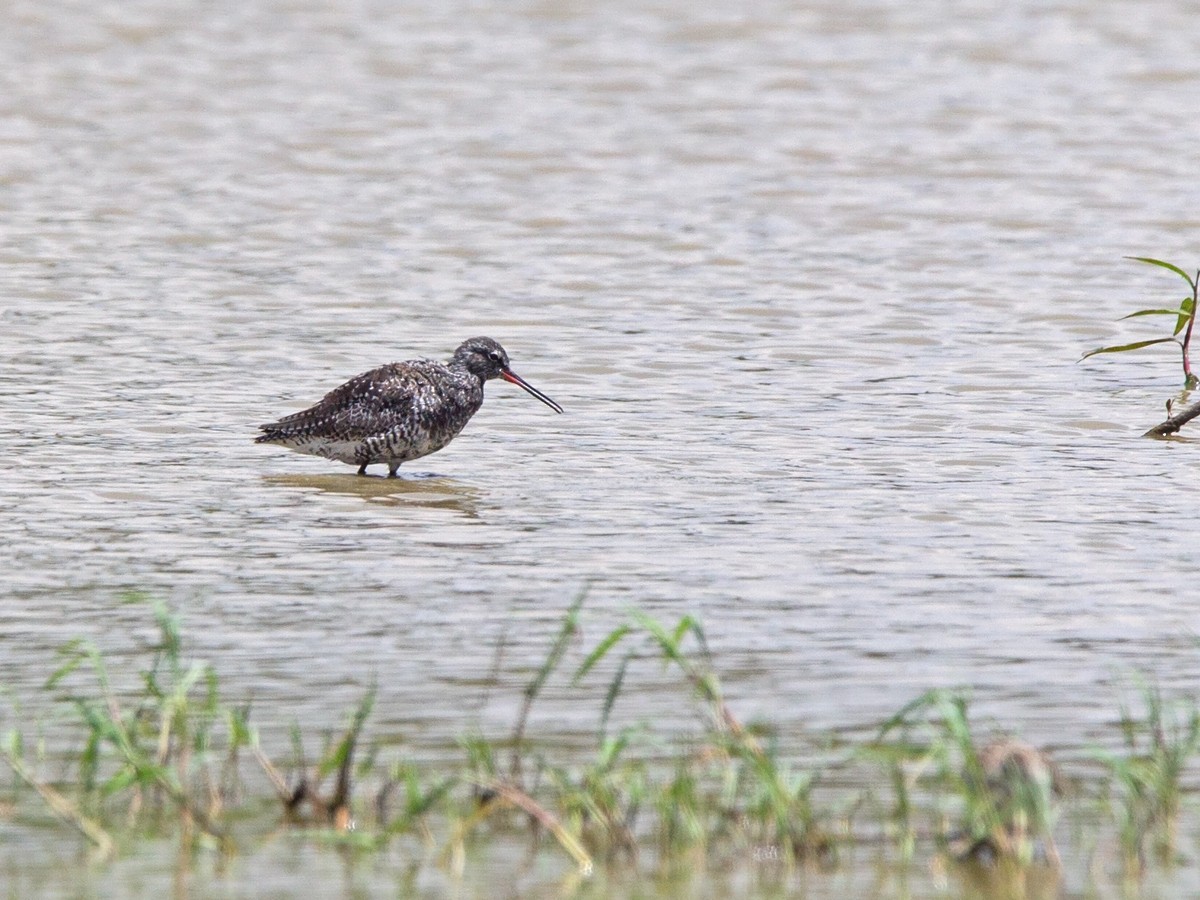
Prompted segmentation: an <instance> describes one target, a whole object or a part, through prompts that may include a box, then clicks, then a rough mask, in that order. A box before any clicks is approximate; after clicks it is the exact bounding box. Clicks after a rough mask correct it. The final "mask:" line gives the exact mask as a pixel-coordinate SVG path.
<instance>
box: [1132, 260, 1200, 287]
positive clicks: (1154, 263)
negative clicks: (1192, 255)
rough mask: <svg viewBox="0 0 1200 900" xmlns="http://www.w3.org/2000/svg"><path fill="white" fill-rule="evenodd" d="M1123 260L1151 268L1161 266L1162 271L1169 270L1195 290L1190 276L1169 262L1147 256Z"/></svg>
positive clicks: (1194, 283)
mask: <svg viewBox="0 0 1200 900" xmlns="http://www.w3.org/2000/svg"><path fill="white" fill-rule="evenodd" d="M1125 258H1126V259H1133V260H1137V261H1138V262H1144V263H1149V264H1150V265H1152V266H1161V267H1162V268H1164V269H1169V270H1170V271H1172V272H1174V273H1176V274H1177V275H1179V276H1180V277H1181V278H1182V279H1183V280H1184V281H1186V282H1187V283H1188V287H1190V288H1192V289H1193V290H1195V288H1196V282H1194V281H1192V276H1191V275H1189V274H1188V273H1187V272H1185V271H1183V269H1181V268H1179V266H1175V265H1172V264H1171V263H1169V262H1163V261H1162V260H1161V259H1153V258H1152V257H1149V256H1127V257H1125Z"/></svg>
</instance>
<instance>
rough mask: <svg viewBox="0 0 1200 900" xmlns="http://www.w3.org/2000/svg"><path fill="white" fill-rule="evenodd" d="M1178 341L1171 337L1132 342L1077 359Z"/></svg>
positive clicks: (1106, 348)
mask: <svg viewBox="0 0 1200 900" xmlns="http://www.w3.org/2000/svg"><path fill="white" fill-rule="evenodd" d="M1175 343H1178V341H1176V340H1175V338H1173V337H1168V338H1155V339H1154V340H1152V341H1134V342H1133V343H1132V344H1121V345H1120V346H1119V347H1100V348H1098V349H1096V350H1089V351H1088V352H1087V353H1085V354H1083V356H1081V357H1079V359H1080V361H1081V362H1082V361H1083V360H1085V359H1087V358H1088V357H1089V356H1095V355H1096V354H1098V353H1124V352H1125V351H1126V350H1140V349H1141V348H1142V347H1149V346H1150V345H1151V344H1175Z"/></svg>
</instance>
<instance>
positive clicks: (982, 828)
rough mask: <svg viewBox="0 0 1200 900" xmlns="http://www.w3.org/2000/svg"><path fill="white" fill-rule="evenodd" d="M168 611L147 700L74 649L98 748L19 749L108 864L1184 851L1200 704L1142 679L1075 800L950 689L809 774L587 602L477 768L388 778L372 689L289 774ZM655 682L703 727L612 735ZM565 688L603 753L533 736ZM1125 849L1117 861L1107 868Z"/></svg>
mask: <svg viewBox="0 0 1200 900" xmlns="http://www.w3.org/2000/svg"><path fill="white" fill-rule="evenodd" d="M153 615H154V618H155V623H156V634H157V639H156V641H155V642H154V644H153V646H152V647H151V648H150V649H149V653H148V658H147V661H146V663H145V664H144V667H143V668H142V669H141V671H140V672H139V673H138V680H137V683H138V689H137V690H135V691H132V692H130V691H118V690H116V689H115V688H114V686H113V682H112V678H111V677H110V668H111V664H110V663H109V662H108V661H106V659H105V657H104V655H103V654H102V653H101V652H100V651H99V650H98V649H97V648H96V647H95V646H94V645H92V644H91V643H89V642H87V641H82V640H81V641H75V642H72V643H71V644H69V645H68V646H67V647H65V648H63V651H62V661H61V664H60V665H59V666H58V668H57V669H56V671H54V673H53V674H52V676H51V677H50V679H49V681H48V682H47V685H46V689H47V690H48V691H52V692H53V693H54V696H55V697H56V698H57V699H58V700H59V701H60V703H61V708H62V710H63V712H64V715H65V717H66V718H65V723H66V724H67V725H68V726H69V729H68V731H69V733H70V734H73V735H75V736H76V737H75V739H76V741H77V743H76V744H75V745H74V746H73V748H72V749H71V750H70V752H69V753H66V754H64V753H62V752H51V751H49V750H48V749H47V747H46V746H45V744H46V741H45V740H44V739H41V738H40V737H38V735H39V734H40V726H38V725H30V724H29V723H23V724H22V725H19V726H14V727H11V728H10V729H9V730H8V732H7V733H6V734H5V735H4V737H3V743H2V746H0V757H2V759H3V762H4V763H5V764H7V766H8V767H9V769H11V771H12V773H13V774H14V776H15V778H14V780H13V789H12V790H13V799H12V803H11V805H10V806H9V807H8V810H9V811H8V816H9V817H10V818H14V819H15V820H16V821H17V822H18V823H19V821H20V817H21V815H22V810H25V811H26V813H28V811H29V810H30V809H31V806H30V804H31V803H32V804H43V805H44V806H45V808H47V809H48V810H50V811H51V812H52V813H53V814H54V816H56V817H57V818H58V819H60V820H61V821H62V822H64V823H66V825H67V826H69V827H70V828H73V829H74V830H75V831H77V832H78V833H79V834H80V835H82V837H83V839H84V840H85V841H86V842H87V844H88V845H90V846H91V847H92V848H93V855H94V856H95V857H96V858H97V859H98V860H107V859H112V858H114V857H116V856H119V855H121V854H123V853H128V852H131V848H133V847H135V845H136V841H137V840H138V839H139V838H140V837H146V836H150V837H157V838H162V837H170V838H171V839H172V840H178V842H179V844H180V848H181V850H182V851H183V852H185V853H187V854H191V853H194V852H197V851H201V850H208V851H211V852H215V853H217V854H219V855H222V856H227V855H230V854H234V853H238V852H245V851H247V850H252V849H253V846H254V842H255V840H256V839H257V838H256V834H258V833H260V832H261V830H262V822H263V821H264V820H266V821H268V822H269V823H271V827H275V825H276V824H282V825H284V826H286V827H291V828H297V829H304V831H303V832H302V833H303V834H306V835H311V836H314V837H319V838H320V839H321V840H323V841H328V842H332V843H334V844H335V845H341V846H347V847H350V848H353V849H355V850H357V851H364V852H370V851H373V850H381V849H383V848H385V847H388V846H394V845H395V844H396V843H397V842H400V843H401V844H402V846H403V849H404V851H405V852H407V853H411V854H412V856H413V860H412V862H413V864H414V865H432V866H437V867H441V868H443V869H444V870H446V871H447V872H449V873H462V872H463V870H464V868H466V867H467V865H468V863H467V860H468V858H469V856H468V849H469V847H471V846H472V845H474V846H476V847H483V848H485V851H486V846H487V842H488V839H489V838H496V839H501V840H504V839H512V838H513V837H517V838H519V839H520V840H523V841H530V840H531V841H533V846H540V847H542V848H543V850H544V851H545V852H549V853H555V852H557V853H561V855H562V859H563V860H564V862H565V863H566V865H567V868H568V869H569V870H573V871H574V873H575V874H574V875H573V876H572V877H574V878H576V879H579V878H587V877H588V876H590V875H592V874H593V873H594V872H595V871H596V869H597V868H598V867H600V866H604V867H605V868H606V869H607V870H612V869H613V868H614V867H616V868H620V867H633V868H634V869H636V870H642V869H645V868H646V867H649V868H652V869H655V870H659V871H661V870H662V869H664V868H670V867H673V866H677V865H680V864H684V865H686V866H688V867H689V868H692V869H701V870H704V869H707V868H712V869H714V870H716V869H721V870H727V869H729V868H730V866H731V865H732V866H735V867H736V866H737V865H742V866H753V867H759V868H761V866H762V865H763V864H769V865H770V866H771V867H772V868H773V870H774V871H777V872H787V871H790V870H792V869H793V868H795V867H802V868H806V869H807V868H811V867H817V868H818V869H821V870H829V869H836V868H837V867H839V866H842V865H845V864H847V863H846V860H847V858H848V857H849V856H850V855H851V854H852V853H855V852H859V848H863V847H867V848H874V851H873V853H874V855H875V858H880V857H881V856H882V858H886V859H888V860H890V861H891V864H894V865H898V866H901V867H903V866H905V865H907V864H909V862H910V861H912V860H913V859H914V858H916V857H917V856H918V855H924V856H927V857H928V858H929V859H930V860H934V859H937V860H940V861H941V862H940V863H939V865H942V866H974V867H978V866H981V865H982V866H984V867H985V868H992V869H993V870H996V869H1000V868H1007V869H1008V870H1015V871H1018V872H1022V871H1030V870H1035V869H1037V870H1041V871H1044V872H1048V873H1057V872H1058V871H1059V870H1060V869H1061V867H1062V866H1063V865H1064V863H1063V861H1062V859H1061V858H1060V849H1059V847H1060V843H1061V839H1062V835H1061V831H1062V829H1061V828H1060V827H1059V821H1060V817H1061V814H1062V812H1063V809H1064V806H1066V805H1069V806H1071V807H1074V808H1075V809H1077V810H1083V811H1084V812H1083V815H1084V817H1085V818H1086V819H1087V820H1088V821H1089V822H1091V823H1092V824H1091V825H1090V826H1089V827H1090V828H1091V829H1092V830H1093V831H1095V832H1097V833H1098V834H1099V837H1098V838H1097V839H1095V840H1093V841H1092V842H1091V843H1090V844H1089V842H1087V841H1084V842H1082V844H1081V843H1080V841H1078V840H1075V841H1074V843H1073V844H1071V845H1069V846H1070V847H1071V849H1068V851H1067V853H1066V854H1065V855H1066V856H1067V858H1068V859H1072V858H1075V859H1079V858H1080V857H1082V856H1086V857H1087V859H1086V860H1084V862H1085V863H1086V868H1087V869H1088V870H1093V869H1096V868H1097V867H1099V868H1100V869H1106V870H1111V871H1121V872H1124V873H1125V874H1127V875H1131V876H1136V875H1140V874H1141V873H1142V872H1144V871H1145V870H1146V869H1147V867H1149V866H1151V865H1153V864H1154V863H1155V862H1156V861H1157V862H1163V863H1169V862H1170V861H1171V860H1172V858H1173V857H1174V856H1175V854H1176V853H1177V848H1178V846H1179V841H1178V829H1179V821H1180V817H1181V814H1182V811H1183V802H1184V798H1185V775H1186V773H1187V771H1188V767H1189V765H1190V763H1191V762H1192V760H1193V759H1194V757H1195V756H1196V753H1197V750H1198V749H1200V711H1198V709H1197V707H1196V705H1195V703H1194V702H1192V701H1190V700H1186V701H1185V700H1170V701H1168V700H1166V699H1164V698H1163V697H1162V696H1161V694H1160V692H1159V691H1158V690H1157V689H1155V688H1152V687H1149V686H1145V685H1143V686H1142V687H1141V690H1140V699H1141V707H1142V708H1141V709H1140V710H1139V711H1137V712H1135V711H1133V710H1132V709H1130V708H1128V707H1127V706H1122V708H1121V711H1120V719H1119V728H1120V735H1119V738H1120V739H1119V741H1118V742H1115V743H1114V746H1113V747H1111V748H1104V749H1099V748H1098V749H1096V750H1094V752H1093V753H1092V757H1093V761H1094V763H1095V766H1094V768H1093V771H1092V774H1091V776H1090V778H1086V779H1082V780H1077V781H1076V782H1075V783H1068V781H1067V779H1065V778H1064V776H1063V775H1062V773H1061V772H1060V771H1059V769H1058V767H1057V766H1056V765H1055V764H1054V762H1053V761H1052V760H1051V759H1050V758H1049V757H1048V756H1047V755H1046V754H1045V753H1043V752H1041V751H1039V750H1038V749H1036V748H1034V747H1032V746H1030V745H1029V744H1026V743H1024V742H1023V741H1021V740H1020V739H1018V738H1016V737H1013V736H1011V735H1006V734H1002V733H998V732H995V731H994V730H993V729H989V732H990V733H988V734H982V733H981V732H980V729H979V728H978V726H977V725H976V724H975V722H973V721H972V720H971V718H970V714H969V713H970V702H969V698H968V696H967V694H966V693H965V692H962V691H952V690H933V691H929V692H928V693H926V694H923V695H922V696H920V697H918V698H916V699H915V700H913V701H912V702H911V703H909V704H907V705H906V706H904V708H902V709H901V710H899V711H898V712H897V713H896V714H895V715H894V716H892V717H891V718H890V719H888V720H887V721H886V722H884V723H882V724H881V725H880V726H879V727H878V729H877V730H876V732H875V735H874V737H873V738H868V739H865V740H863V741H862V742H861V743H857V744H856V743H855V742H849V743H846V742H841V743H835V742H831V743H830V744H829V746H828V747H827V748H826V750H825V751H823V752H821V753H820V754H819V756H820V760H819V761H815V760H807V761H806V760H805V759H804V758H803V757H802V756H801V755H800V754H798V753H796V752H791V753H789V752H786V743H785V741H784V740H783V738H782V736H780V735H778V734H775V733H773V732H772V730H771V729H770V728H768V727H765V726H762V725H751V724H748V723H746V722H744V721H743V720H742V719H741V718H740V717H739V716H738V714H737V712H736V711H735V710H734V709H733V707H732V705H731V704H730V703H729V702H728V700H727V699H726V697H725V695H724V693H723V691H722V688H721V683H720V680H719V678H718V676H717V672H716V667H715V666H714V664H713V660H712V656H711V653H710V652H709V649H708V642H707V640H706V637H705V633H704V630H703V628H702V626H701V624H700V623H699V622H698V621H697V620H695V619H694V618H692V617H690V616H684V617H682V618H681V619H679V620H678V621H677V622H675V623H673V624H667V623H663V622H660V621H658V620H657V619H654V618H651V617H649V616H647V615H644V614H642V613H639V612H633V613H631V614H630V615H629V617H628V620H627V621H626V622H624V623H623V624H620V625H619V626H617V627H616V628H614V629H613V630H611V631H609V632H608V633H607V634H605V635H603V636H602V637H601V639H600V640H599V642H598V643H596V644H595V646H593V647H591V648H590V649H588V648H583V649H582V650H580V649H579V647H578V645H579V644H580V636H581V618H582V598H580V599H579V600H577V601H575V603H573V604H572V605H571V606H570V608H569V609H568V610H567V612H566V614H565V615H564V617H563V620H562V624H561V627H560V628H559V630H558V632H557V634H555V635H554V637H553V640H552V641H551V645H550V648H549V650H548V652H547V655H546V657H545V659H544V661H543V662H542V664H541V665H540V666H539V667H538V668H537V669H536V670H534V671H533V672H532V674H531V675H530V676H529V678H528V680H527V681H526V682H525V686H524V689H523V693H522V697H521V703H520V705H519V708H518V714H517V719H516V722H515V724H514V726H513V729H512V732H511V733H509V734H507V735H503V736H500V737H488V736H484V735H482V734H478V733H476V734H473V735H470V736H468V737H465V738H463V739H462V741H461V746H462V750H463V754H464V759H463V761H462V763H461V765H458V766H451V767H449V769H445V768H443V770H441V771H439V770H437V768H436V767H430V766H418V765H416V764H415V763H413V762H412V761H411V760H405V759H398V760H391V761H387V760H386V759H385V757H386V754H387V752H388V751H387V748H385V747H382V746H379V745H378V744H372V743H369V742H367V741H366V740H365V737H364V736H365V733H366V728H367V723H368V722H369V719H370V714H371V712H372V709H373V706H374V703H375V700H376V697H377V692H376V690H375V689H374V688H372V689H370V690H368V691H367V692H366V693H365V696H364V697H363V698H362V699H361V701H360V702H359V704H358V705H357V707H356V708H355V709H353V710H351V711H349V714H348V716H347V721H346V722H345V723H344V728H343V730H342V732H341V733H340V734H332V735H331V734H326V735H324V736H323V745H322V748H321V750H320V751H319V752H318V753H317V754H316V755H315V757H313V758H312V759H310V758H309V757H308V749H307V747H306V741H310V740H311V739H312V735H305V734H302V733H301V730H300V728H299V727H298V726H297V727H294V728H293V732H292V749H291V754H290V758H289V759H288V761H287V762H279V761H278V760H276V759H274V758H272V757H271V756H270V755H269V754H268V752H267V751H266V749H265V748H264V747H263V746H262V744H261V741H260V738H259V734H258V732H257V730H256V729H255V727H254V726H253V724H252V723H251V710H250V708H249V706H248V705H245V704H239V703H236V702H230V701H229V700H228V699H226V698H224V697H223V696H222V695H221V691H220V683H219V679H218V676H217V673H216V672H215V671H214V670H213V668H212V667H211V666H209V665H208V664H207V663H204V662H197V661H189V660H188V659H187V658H186V656H185V654H184V649H183V640H182V636H181V629H180V623H179V620H178V618H177V617H176V616H175V615H174V614H173V613H172V612H171V611H170V610H169V609H168V608H167V607H166V606H164V605H162V604H160V603H155V604H153ZM574 654H579V656H580V658H579V659H578V661H577V662H575V663H574V665H573V666H568V665H567V662H568V659H569V658H570V657H572V656H573V655H574ZM647 666H652V667H655V669H656V670H658V671H659V677H660V678H661V677H663V675H667V676H670V675H674V676H677V677H678V682H677V684H678V690H679V698H680V702H681V703H687V704H690V705H691V708H692V709H694V711H695V712H696V714H697V715H696V727H695V729H694V730H693V731H691V732H690V733H689V734H687V735H685V736H680V735H677V734H664V733H662V732H661V731H659V730H656V729H655V728H654V727H653V726H652V725H651V724H648V723H644V722H643V723H635V724H629V725H625V726H623V727H621V728H619V729H614V727H613V722H614V720H615V719H616V718H617V717H616V716H615V715H614V713H615V712H616V710H617V707H618V705H619V704H620V701H621V698H622V696H623V695H624V694H625V692H626V690H627V686H628V685H629V684H630V683H631V681H632V680H633V679H635V678H636V677H637V676H638V674H639V672H642V671H644V670H645V667H647ZM601 672H604V673H605V679H606V680H600V681H598V680H597V676H598V675H599V674H600V673H601ZM552 681H554V683H555V684H556V685H557V686H558V687H561V688H562V689H564V690H580V691H581V692H586V691H590V692H591V693H590V695H591V696H595V694H596V692H597V691H598V690H600V689H602V700H601V701H600V702H599V707H598V709H597V727H596V734H595V740H594V744H593V746H592V748H591V750H590V751H589V752H584V753H581V752H579V751H575V752H567V751H564V750H562V749H556V746H555V745H554V744H553V743H552V741H550V740H546V739H541V740H539V739H538V737H537V736H535V735H532V734H531V733H530V727H529V722H530V714H531V711H532V709H533V707H534V705H535V704H536V703H537V701H538V698H539V697H540V696H541V695H542V693H543V692H544V691H545V689H546V688H547V685H549V684H550V683H551V682H552ZM18 718H19V717H18ZM57 724H58V725H60V726H61V725H62V724H63V722H62V721H59V722H58V723H57ZM31 729H32V732H31ZM49 771H54V772H57V775H56V776H55V777H53V778H51V777H48V776H47V774H46V773H47V772H49ZM272 794H273V795H274V799H271V795H272ZM255 823H258V824H257V825H256V824H255ZM1056 837H1057V838H1058V839H1057V840H1056ZM1080 846H1090V848H1091V849H1089V850H1080V849H1079V847H1080ZM1105 846H1108V847H1113V848H1116V849H1117V852H1114V853H1110V854H1108V855H1107V856H1106V857H1103V858H1099V855H1100V850H1098V849H1097V848H1099V847H1105ZM553 848H557V850H555V849H553Z"/></svg>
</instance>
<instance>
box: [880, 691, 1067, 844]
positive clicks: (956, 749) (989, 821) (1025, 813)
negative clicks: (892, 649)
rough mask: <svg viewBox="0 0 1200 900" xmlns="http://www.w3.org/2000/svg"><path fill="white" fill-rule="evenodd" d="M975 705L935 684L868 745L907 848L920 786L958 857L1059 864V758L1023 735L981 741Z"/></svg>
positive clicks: (938, 833)
mask: <svg viewBox="0 0 1200 900" xmlns="http://www.w3.org/2000/svg"><path fill="white" fill-rule="evenodd" d="M968 711H969V703H968V701H967V699H966V697H965V696H963V695H962V694H960V693H956V692H952V691H946V690H934V691H929V692H927V693H925V694H922V695H921V696H920V697H918V698H917V699H915V700H913V701H912V702H911V703H909V704H907V705H906V706H905V707H904V708H903V709H901V710H900V711H899V712H897V713H896V714H895V715H894V716H893V717H892V718H891V719H889V720H888V721H887V722H885V723H884V724H883V726H882V727H881V728H880V730H879V734H878V737H877V738H876V740H875V742H874V744H873V745H872V746H871V748H870V749H869V753H870V755H872V756H873V757H875V758H877V759H879V760H882V761H883V762H884V763H885V765H887V767H888V769H889V772H890V780H891V783H892V787H893V790H894V793H895V798H896V805H895V809H894V813H893V821H894V823H895V825H897V826H898V830H899V834H900V843H901V847H902V850H903V852H904V853H905V855H906V856H910V855H911V853H912V850H913V846H914V844H915V840H916V825H915V816H916V815H917V813H918V807H917V805H916V804H915V803H914V800H913V792H914V789H915V788H916V787H917V786H918V785H920V786H923V787H925V788H927V789H929V790H930V791H931V792H932V793H933V795H934V797H935V800H936V804H935V811H936V821H935V824H934V828H933V832H934V834H935V837H936V840H937V841H938V843H939V845H940V846H942V847H943V848H944V849H945V850H946V851H948V852H949V853H951V854H952V855H953V856H955V857H957V858H959V859H974V860H984V861H992V860H1015V861H1017V862H1019V863H1021V864H1025V865H1027V864H1029V863H1030V862H1032V861H1033V860H1034V858H1035V857H1036V856H1039V855H1040V856H1041V857H1043V858H1045V859H1046V860H1047V861H1049V862H1051V863H1053V864H1055V865H1057V864H1058V861H1059V857H1058V850H1057V848H1056V847H1055V844H1054V837H1053V830H1054V823H1055V820H1056V818H1057V815H1058V804H1057V802H1056V794H1057V791H1058V778H1057V775H1056V771H1055V769H1054V767H1053V765H1052V764H1051V762H1050V761H1049V759H1048V758H1047V757H1046V756H1045V755H1044V754H1042V753H1040V752H1039V751H1038V750H1036V749H1034V748H1033V747H1031V746H1030V745H1028V744H1025V743H1023V742H1021V741H1017V740H1014V739H1012V738H1008V737H1002V738H996V739H992V740H988V741H983V740H981V739H980V738H979V736H978V735H977V734H976V732H975V729H974V726H973V725H972V723H971V721H970V718H969V715H968Z"/></svg>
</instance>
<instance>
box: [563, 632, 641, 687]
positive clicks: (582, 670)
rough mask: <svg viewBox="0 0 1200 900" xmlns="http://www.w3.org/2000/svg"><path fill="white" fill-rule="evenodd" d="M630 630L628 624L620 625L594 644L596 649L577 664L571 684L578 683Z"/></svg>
mask: <svg viewBox="0 0 1200 900" xmlns="http://www.w3.org/2000/svg"><path fill="white" fill-rule="evenodd" d="M632 630H633V627H632V626H630V625H621V626H618V627H617V628H614V629H613V630H612V631H610V632H609V633H608V634H607V635H605V637H604V640H602V641H601V642H600V643H599V644H598V645H596V649H595V650H593V651H592V652H591V653H589V654H588V655H587V659H585V660H584V661H583V662H582V663H580V664H579V668H578V669H576V670H575V676H574V677H573V678H572V679H571V684H573V685H575V684H579V681H580V680H581V679H582V678H583V677H584V676H585V675H587V673H588V672H590V671H591V670H592V668H593V667H594V666H595V665H596V663H598V662H600V660H602V659H603V658H604V657H605V655H606V654H607V653H608V651H609V650H611V649H612V648H613V647H615V646H616V645H617V644H618V642H620V640H621V639H622V638H624V637H625V635H627V634H629V632H631V631H632Z"/></svg>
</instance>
